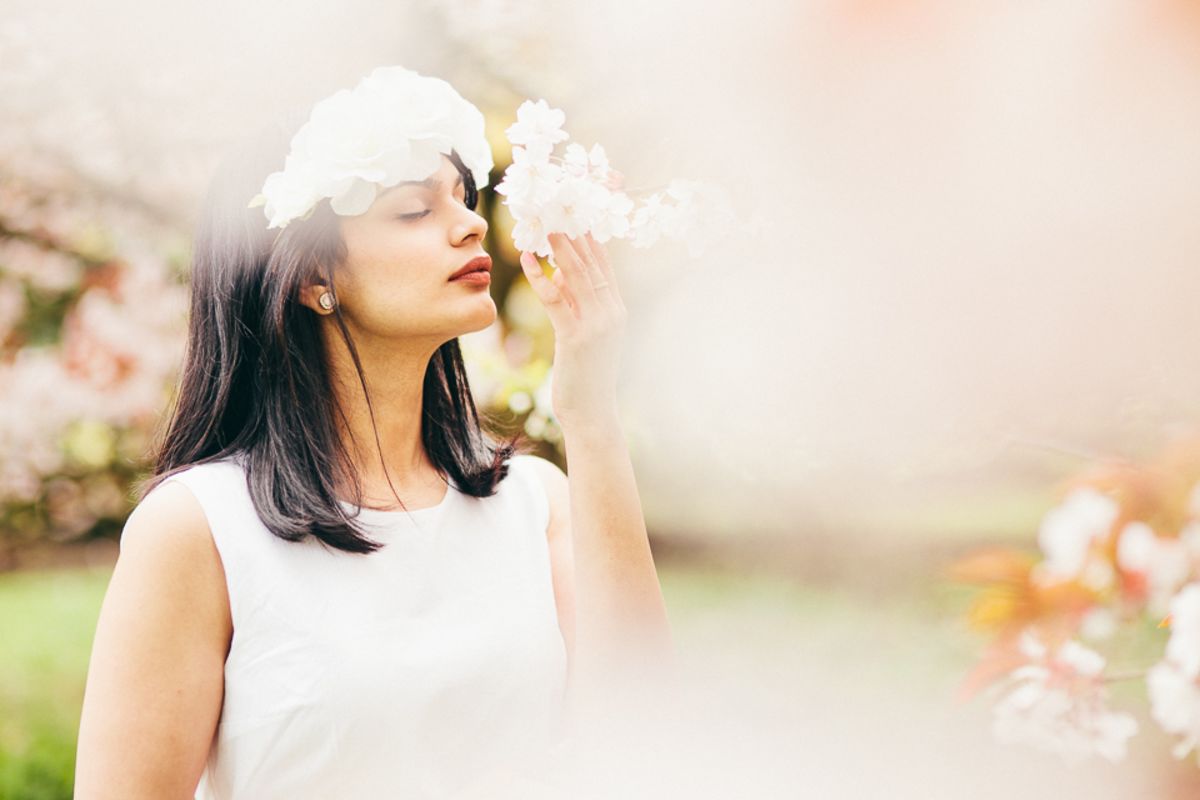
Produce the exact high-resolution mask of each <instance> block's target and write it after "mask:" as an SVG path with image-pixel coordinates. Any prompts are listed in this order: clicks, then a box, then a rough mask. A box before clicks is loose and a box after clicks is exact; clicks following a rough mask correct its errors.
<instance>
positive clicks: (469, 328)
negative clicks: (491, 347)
mask: <svg viewBox="0 0 1200 800" xmlns="http://www.w3.org/2000/svg"><path fill="white" fill-rule="evenodd" d="M488 300H489V302H488V304H487V310H486V311H481V312H480V313H478V314H472V315H471V317H470V318H469V319H467V320H465V326H464V327H463V330H462V332H463V333H475V332H476V331H481V330H483V329H485V328H488V327H490V326H491V325H492V323H494V322H495V321H496V318H497V317H498V316H500V313H499V312H498V311H497V310H496V304H495V303H494V302H491V298H488Z"/></svg>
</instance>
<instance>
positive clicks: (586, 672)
mask: <svg viewBox="0 0 1200 800" xmlns="http://www.w3.org/2000/svg"><path fill="white" fill-rule="evenodd" d="M563 438H564V441H565V444H566V455H567V468H568V471H569V474H570V496H571V539H572V547H573V550H574V563H575V570H574V571H575V631H576V633H575V653H574V665H573V667H572V673H573V675H572V681H573V683H577V684H578V683H580V682H582V683H584V684H587V685H589V686H595V685H597V683H599V682H604V681H605V680H608V679H610V678H613V677H616V676H615V675H614V672H616V673H622V674H626V675H627V676H628V677H635V676H629V675H628V673H629V671H630V670H634V671H635V672H646V673H647V674H648V673H661V672H662V671H669V670H670V668H671V666H672V665H673V651H672V643H671V634H670V626H669V623H668V620H667V611H666V605H665V603H664V602H663V596H662V590H661V588H660V586H659V582H658V573H657V572H656V570H655V567H654V559H653V556H652V554H651V551H650V542H649V539H648V537H647V534H646V522H645V519H644V518H643V515H642V506H641V501H640V499H639V497H638V490H637V483H636V480H635V477H634V472H633V463H632V461H631V460H630V457H629V450H628V448H627V446H626V444H625V435H624V432H623V430H622V428H621V425H620V422H619V420H618V418H617V416H616V414H615V413H614V414H613V415H612V416H611V417H609V418H606V419H604V420H600V421H592V422H590V424H588V425H587V426H576V427H567V426H564V430H563Z"/></svg>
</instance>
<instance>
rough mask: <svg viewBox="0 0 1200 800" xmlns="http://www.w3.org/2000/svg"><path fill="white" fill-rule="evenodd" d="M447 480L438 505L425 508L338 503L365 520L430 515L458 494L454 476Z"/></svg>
mask: <svg viewBox="0 0 1200 800" xmlns="http://www.w3.org/2000/svg"><path fill="white" fill-rule="evenodd" d="M446 481H447V483H446V493H445V494H444V495H442V499H441V500H440V501H438V503H437V504H436V505H432V506H425V507H424V508H410V509H409V510H408V511H405V510H404V509H402V508H398V509H395V510H391V511H388V510H384V509H381V508H367V507H363V506H356V505H354V504H353V503H350V502H347V501H345V500H338V503H339V504H340V505H341V507H342V508H343V509H345V511H346V513H347V514H350V515H351V516H352V517H354V518H356V519H361V520H363V521H364V522H393V521H395V520H400V519H403V518H406V517H420V516H428V515H430V514H435V513H437V512H439V511H442V510H443V509H445V508H446V507H447V506H448V505H450V503H451V501H452V500H453V499H454V496H455V495H456V494H458V485H457V484H456V483H455V482H454V478H451V477H449V476H447V479H446Z"/></svg>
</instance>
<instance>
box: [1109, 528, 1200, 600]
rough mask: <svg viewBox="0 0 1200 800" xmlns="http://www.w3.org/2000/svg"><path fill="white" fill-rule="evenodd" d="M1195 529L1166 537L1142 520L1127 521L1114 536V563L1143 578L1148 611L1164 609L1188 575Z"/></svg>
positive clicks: (1190, 570)
mask: <svg viewBox="0 0 1200 800" xmlns="http://www.w3.org/2000/svg"><path fill="white" fill-rule="evenodd" d="M1195 545H1196V537H1195V532H1190V534H1189V536H1188V538H1186V539H1185V538H1183V537H1182V536H1181V537H1180V538H1177V539H1170V538H1166V537H1162V536H1158V535H1157V534H1155V532H1154V530H1153V529H1152V528H1151V527H1150V526H1149V525H1147V524H1146V523H1144V522H1130V523H1129V524H1127V525H1126V526H1125V527H1124V528H1123V529H1122V530H1121V534H1120V538H1119V539H1118V540H1117V565H1118V566H1119V567H1120V568H1121V569H1122V570H1124V571H1126V572H1130V573H1135V574H1137V575H1140V576H1142V577H1143V578H1144V580H1145V582H1146V605H1147V608H1148V610H1149V611H1150V613H1151V614H1154V615H1162V614H1165V613H1166V608H1167V604H1168V603H1169V602H1170V600H1171V598H1172V597H1173V596H1174V595H1175V593H1176V592H1178V591H1179V588H1180V587H1181V586H1183V585H1184V584H1185V583H1187V581H1188V578H1189V577H1191V575H1192V562H1193V558H1194V556H1193V551H1194V549H1195Z"/></svg>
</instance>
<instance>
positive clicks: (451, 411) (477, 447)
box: [140, 116, 530, 553]
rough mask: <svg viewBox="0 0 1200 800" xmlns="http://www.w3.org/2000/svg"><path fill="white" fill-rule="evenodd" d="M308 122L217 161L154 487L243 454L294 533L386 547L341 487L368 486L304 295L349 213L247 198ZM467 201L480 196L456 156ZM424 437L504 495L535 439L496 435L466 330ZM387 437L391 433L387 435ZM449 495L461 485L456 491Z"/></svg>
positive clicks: (430, 391)
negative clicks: (345, 500) (289, 210)
mask: <svg viewBox="0 0 1200 800" xmlns="http://www.w3.org/2000/svg"><path fill="white" fill-rule="evenodd" d="M293 121H294V122H296V123H297V124H296V125H295V126H286V125H280V126H272V127H271V128H269V129H267V130H265V131H263V132H262V133H261V134H260V135H258V136H257V137H255V138H254V139H252V140H250V141H249V142H247V143H246V144H244V145H243V146H241V147H240V148H239V149H237V150H235V151H234V153H233V154H232V155H231V156H230V157H228V158H227V159H226V160H225V161H224V162H223V163H222V164H221V166H220V167H219V168H218V170H217V173H216V175H215V176H214V178H213V181H212V183H211V185H210V187H209V191H208V193H207V196H206V197H205V200H204V203H203V205H202V208H201V211H200V216H199V222H198V225H197V229H196V234H195V239H194V242H193V251H192V262H191V265H192V267H191V311H190V315H189V319H188V334H187V345H186V349H185V355H184V360H183V366H182V370H181V375H180V379H179V385H178V391H177V396H176V402H175V403H174V406H173V409H172V410H171V411H170V412H169V414H168V419H167V422H166V425H165V428H164V430H165V432H164V433H163V435H162V439H161V442H160V444H158V445H157V447H156V448H155V454H154V459H153V460H154V470H153V474H152V475H151V476H150V477H149V478H148V479H147V480H145V481H143V484H142V486H141V489H140V496H142V497H144V496H145V494H146V493H148V492H149V491H150V490H151V489H153V488H154V487H155V486H157V485H158V484H159V483H161V482H162V481H163V480H165V479H166V478H167V477H169V476H170V475H171V474H174V473H175V472H178V471H180V470H182V469H184V468H186V467H188V466H191V465H193V464H200V463H205V462H210V461H216V460H219V459H224V458H227V457H231V456H236V457H237V458H238V460H239V461H240V462H241V463H242V464H243V466H244V468H245V472H246V480H247V487H248V489H249V492H250V497H251V499H252V500H253V503H254V506H255V509H256V511H257V513H258V515H259V517H260V518H261V519H262V522H263V524H264V525H265V526H266V527H267V529H268V530H270V531H271V532H272V533H273V534H275V535H276V536H278V537H280V538H281V539H285V540H287V541H299V540H302V539H304V538H306V537H308V536H313V537H316V538H317V539H319V540H320V541H321V542H323V543H324V544H326V545H328V546H330V547H334V548H337V549H339V550H345V551H348V552H352V553H371V552H374V551H375V550H377V549H378V548H380V547H382V546H383V545H382V544H381V543H379V542H376V541H373V540H372V539H370V538H369V537H367V536H366V535H365V534H364V533H363V531H362V529H360V528H359V527H358V526H357V525H355V524H354V522H353V520H351V519H350V518H349V517H348V516H347V514H346V512H345V511H344V509H343V508H342V507H341V505H340V504H339V503H338V498H337V495H336V492H335V491H334V487H335V486H336V485H338V483H339V479H345V480H346V481H347V485H350V486H353V487H355V495H356V502H358V501H359V498H361V485H360V483H359V480H358V476H357V473H356V471H355V470H354V466H353V464H352V462H351V459H350V458H349V456H348V453H347V452H346V449H345V447H344V446H343V444H342V440H341V438H340V437H339V436H338V433H337V426H336V425H335V419H336V417H335V415H338V416H340V418H341V419H343V420H344V419H345V414H344V412H343V410H342V409H341V408H340V407H339V406H338V403H337V399H336V396H335V394H334V393H333V391H332V390H331V386H330V381H329V374H328V366H327V364H326V363H325V359H324V354H323V350H322V347H321V339H320V334H319V328H318V325H319V322H318V318H317V315H316V314H315V313H314V312H313V311H312V310H311V309H309V308H307V307H305V306H304V305H302V304H301V303H300V302H299V292H300V289H301V287H302V286H304V285H305V284H307V283H309V282H312V281H315V280H321V281H323V282H326V283H328V284H329V285H332V282H331V281H330V280H329V276H330V275H331V274H332V272H333V271H334V270H335V269H336V268H337V266H338V265H339V264H341V263H342V261H343V259H344V258H345V255H346V249H345V244H344V243H343V241H342V238H341V234H340V232H339V227H338V224H337V218H336V216H335V214H334V212H333V210H332V209H331V208H330V207H329V201H328V200H322V201H321V202H320V203H319V204H318V205H317V207H316V209H315V210H314V211H313V213H312V215H311V216H310V217H308V218H307V219H299V220H293V221H292V222H290V223H289V224H288V225H287V226H286V227H285V228H283V230H281V231H273V230H268V229H267V227H266V224H267V223H266V217H265V215H264V214H263V210H262V208H258V207H256V208H248V207H247V203H248V202H249V199H250V198H251V197H254V196H255V195H256V194H258V192H259V189H260V187H261V186H262V183H263V180H264V179H265V178H266V176H267V175H268V174H269V173H271V172H273V171H275V170H277V169H279V168H280V166H281V165H282V162H283V153H285V152H286V150H287V144H288V142H289V141H290V134H291V131H293V130H295V128H297V127H299V125H298V123H299V122H302V121H303V120H302V119H301V118H300V116H296V117H295V118H294V120H293ZM449 157H450V160H451V161H452V162H453V163H454V165H455V167H457V168H458V170H459V172H460V173H461V174H462V176H463V182H464V184H465V189H466V202H467V205H468V207H470V208H472V209H474V208H475V207H476V205H477V203H478V193H477V191H476V187H475V181H474V179H473V177H472V175H471V171H470V170H469V169H467V168H466V167H465V166H464V164H463V162H462V160H461V158H460V157H459V156H458V154H457V153H456V152H453V151H452V152H451V153H450V154H449ZM334 319H335V321H336V323H337V326H338V329H339V330H340V331H341V335H342V338H343V339H344V340H345V342H346V345H347V348H348V350H349V352H350V354H351V357H352V359H353V361H354V366H355V370H356V371H357V373H358V376H359V382H360V384H361V385H362V386H363V392H364V395H365V396H366V399H367V405H368V409H371V420H372V427H374V425H375V420H374V411H373V406H372V404H371V401H370V393H369V392H368V391H367V388H366V382H365V380H364V379H363V372H362V364H361V362H360V361H359V357H358V351H357V349H356V348H355V346H354V342H353V341H352V340H351V337H350V333H349V331H348V330H347V328H346V324H345V322H344V320H343V318H342V314H341V310H340V307H339V306H335V309H334ZM421 440H422V443H423V445H424V447H425V449H426V452H427V453H428V454H429V457H430V459H431V460H432V461H433V463H434V465H435V466H436V467H437V468H438V469H439V470H441V471H442V472H444V473H446V474H448V475H449V476H451V477H452V478H453V479H454V481H455V484H456V485H457V486H458V489H459V491H462V492H464V493H466V494H469V495H472V496H475V497H487V496H490V495H492V494H494V493H495V491H496V487H497V484H499V482H500V481H501V480H503V479H504V477H505V475H506V474H507V472H508V465H507V464H506V463H505V462H506V461H507V460H508V459H509V458H510V457H511V456H512V455H514V454H515V453H517V452H526V451H527V450H528V449H530V448H529V445H528V443H527V442H526V441H524V437H523V435H522V434H521V432H520V431H518V432H517V434H516V435H515V436H513V437H512V438H510V439H508V440H507V441H499V442H498V441H497V440H496V439H495V438H493V437H492V436H490V435H488V433H487V432H485V431H484V429H483V427H482V426H481V424H480V420H479V415H478V413H477V411H476V407H475V402H474V399H473V397H472V395H471V389H470V386H469V385H468V383H467V375H466V372H465V370H464V368H463V359H462V352H461V350H460V349H459V345H458V339H452V340H450V341H448V342H446V343H445V344H443V345H442V346H441V347H439V348H438V350H437V351H436V352H435V353H434V355H433V357H432V358H431V359H430V361H429V366H428V368H427V369H426V372H425V378H424V408H423V409H422V415H421ZM376 443H377V444H378V431H376ZM447 491H454V488H453V487H451V488H449V489H447Z"/></svg>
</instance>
